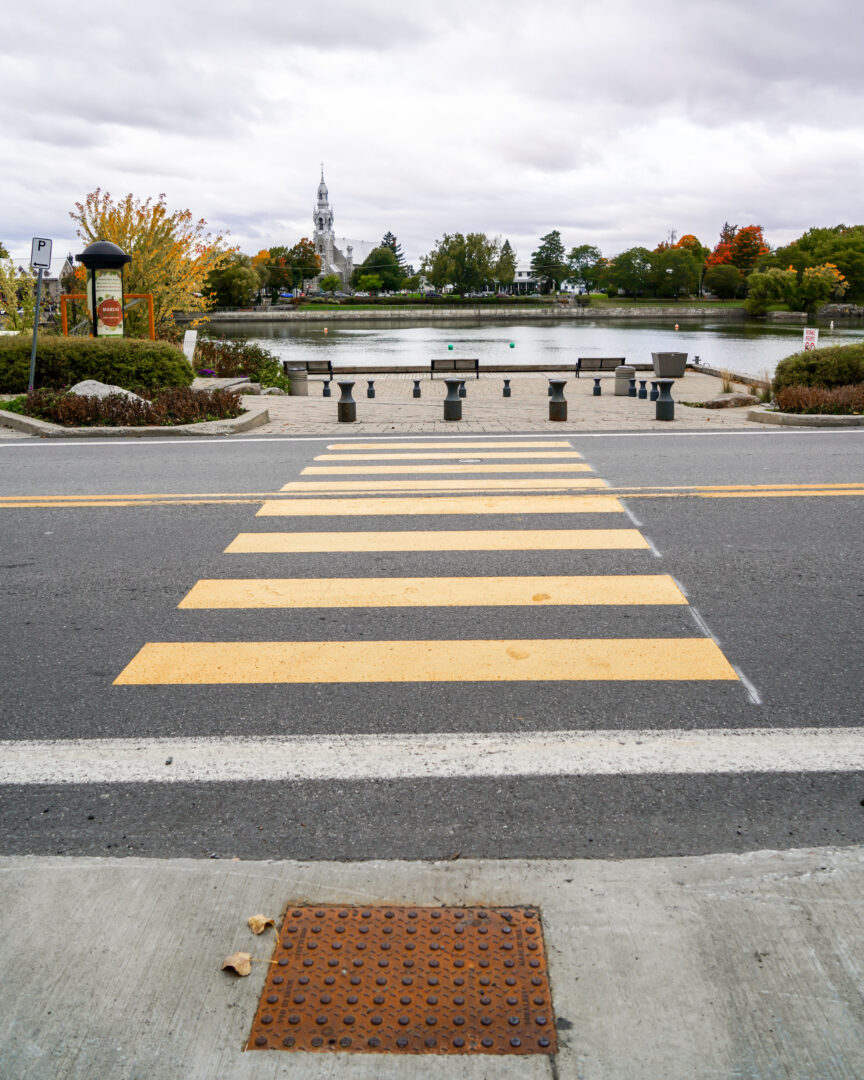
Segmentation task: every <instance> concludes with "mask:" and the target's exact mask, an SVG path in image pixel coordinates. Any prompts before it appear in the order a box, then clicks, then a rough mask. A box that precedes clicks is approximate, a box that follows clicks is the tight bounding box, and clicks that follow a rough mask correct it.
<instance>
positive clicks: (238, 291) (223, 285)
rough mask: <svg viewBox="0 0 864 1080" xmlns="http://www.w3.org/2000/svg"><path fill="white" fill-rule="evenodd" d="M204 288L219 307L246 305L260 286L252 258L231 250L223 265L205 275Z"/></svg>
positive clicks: (259, 279)
mask: <svg viewBox="0 0 864 1080" xmlns="http://www.w3.org/2000/svg"><path fill="white" fill-rule="evenodd" d="M206 288H207V290H208V292H209V293H210V294H211V295H212V296H213V297H214V298H215V302H216V304H217V305H218V306H219V307H248V306H249V305H250V304H251V303H252V300H253V299H254V297H255V295H256V294H257V293H258V290H259V289H260V288H261V278H260V276H259V274H258V271H257V270H256V268H255V266H254V265H253V259H251V258H250V257H249V256H248V255H243V254H241V253H240V252H239V251H232V252H231V254H230V255H229V259H228V262H227V263H226V264H225V265H223V266H220V267H218V268H217V269H215V270H211V272H210V273H209V274H208V275H207V281H206Z"/></svg>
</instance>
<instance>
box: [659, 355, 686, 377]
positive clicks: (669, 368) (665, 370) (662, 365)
mask: <svg viewBox="0 0 864 1080" xmlns="http://www.w3.org/2000/svg"><path fill="white" fill-rule="evenodd" d="M651 359H652V360H653V361H654V374H655V375H656V376H657V378H658V379H683V378H684V369H685V368H686V367H687V353H686V352H652V353H651Z"/></svg>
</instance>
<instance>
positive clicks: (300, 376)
mask: <svg viewBox="0 0 864 1080" xmlns="http://www.w3.org/2000/svg"><path fill="white" fill-rule="evenodd" d="M285 374H286V375H287V376H288V378H289V379H290V380H291V389H290V390H289V391H288V393H289V394H290V395H291V397H309V376H308V375H307V374H306V368H302V367H288V365H287V364H286V365H285Z"/></svg>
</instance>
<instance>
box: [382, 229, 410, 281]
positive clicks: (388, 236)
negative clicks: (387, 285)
mask: <svg viewBox="0 0 864 1080" xmlns="http://www.w3.org/2000/svg"><path fill="white" fill-rule="evenodd" d="M378 246H379V247H388V248H390V250H391V251H392V252H393V254H394V255H395V256H396V262H397V263H398V264H399V269H400V270H401V271H402V277H411V275H412V274H413V273H414V267H413V266H410V265H409V264H408V263H407V262H405V256H404V254H403V253H402V245H401V244H400V243H399V241H398V240H397V239H396V237H395V236H394V235H393V233H392V232H390V230H389V229H388V230H387V232H386V233H384V236H383V237H382V239H381V243H380V244H379V245H378Z"/></svg>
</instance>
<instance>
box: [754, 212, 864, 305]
mask: <svg viewBox="0 0 864 1080" xmlns="http://www.w3.org/2000/svg"><path fill="white" fill-rule="evenodd" d="M771 262H772V264H773V265H774V266H779V267H783V268H785V267H787V266H792V267H794V269H795V270H796V271H797V272H798V274H803V273H804V271H805V270H806V269H807V267H809V266H821V265H824V264H825V263H831V264H832V265H834V266H836V267H837V269H838V270H839V271H840V273H841V274H843V276H844V278H845V279H846V281H847V282H848V285H849V291H848V294H847V296H848V298H850V299H853V300H859V301H860V300H864V225H834V226H833V227H831V228H814V229H808V230H807V232H805V233H804V235H803V236H799V237H798V239H797V240H793V241H792V243H791V244H787V245H786V246H785V247H781V248H778V249H777V250H776V251H775V252H774V254H773V256H772V258H771Z"/></svg>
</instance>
